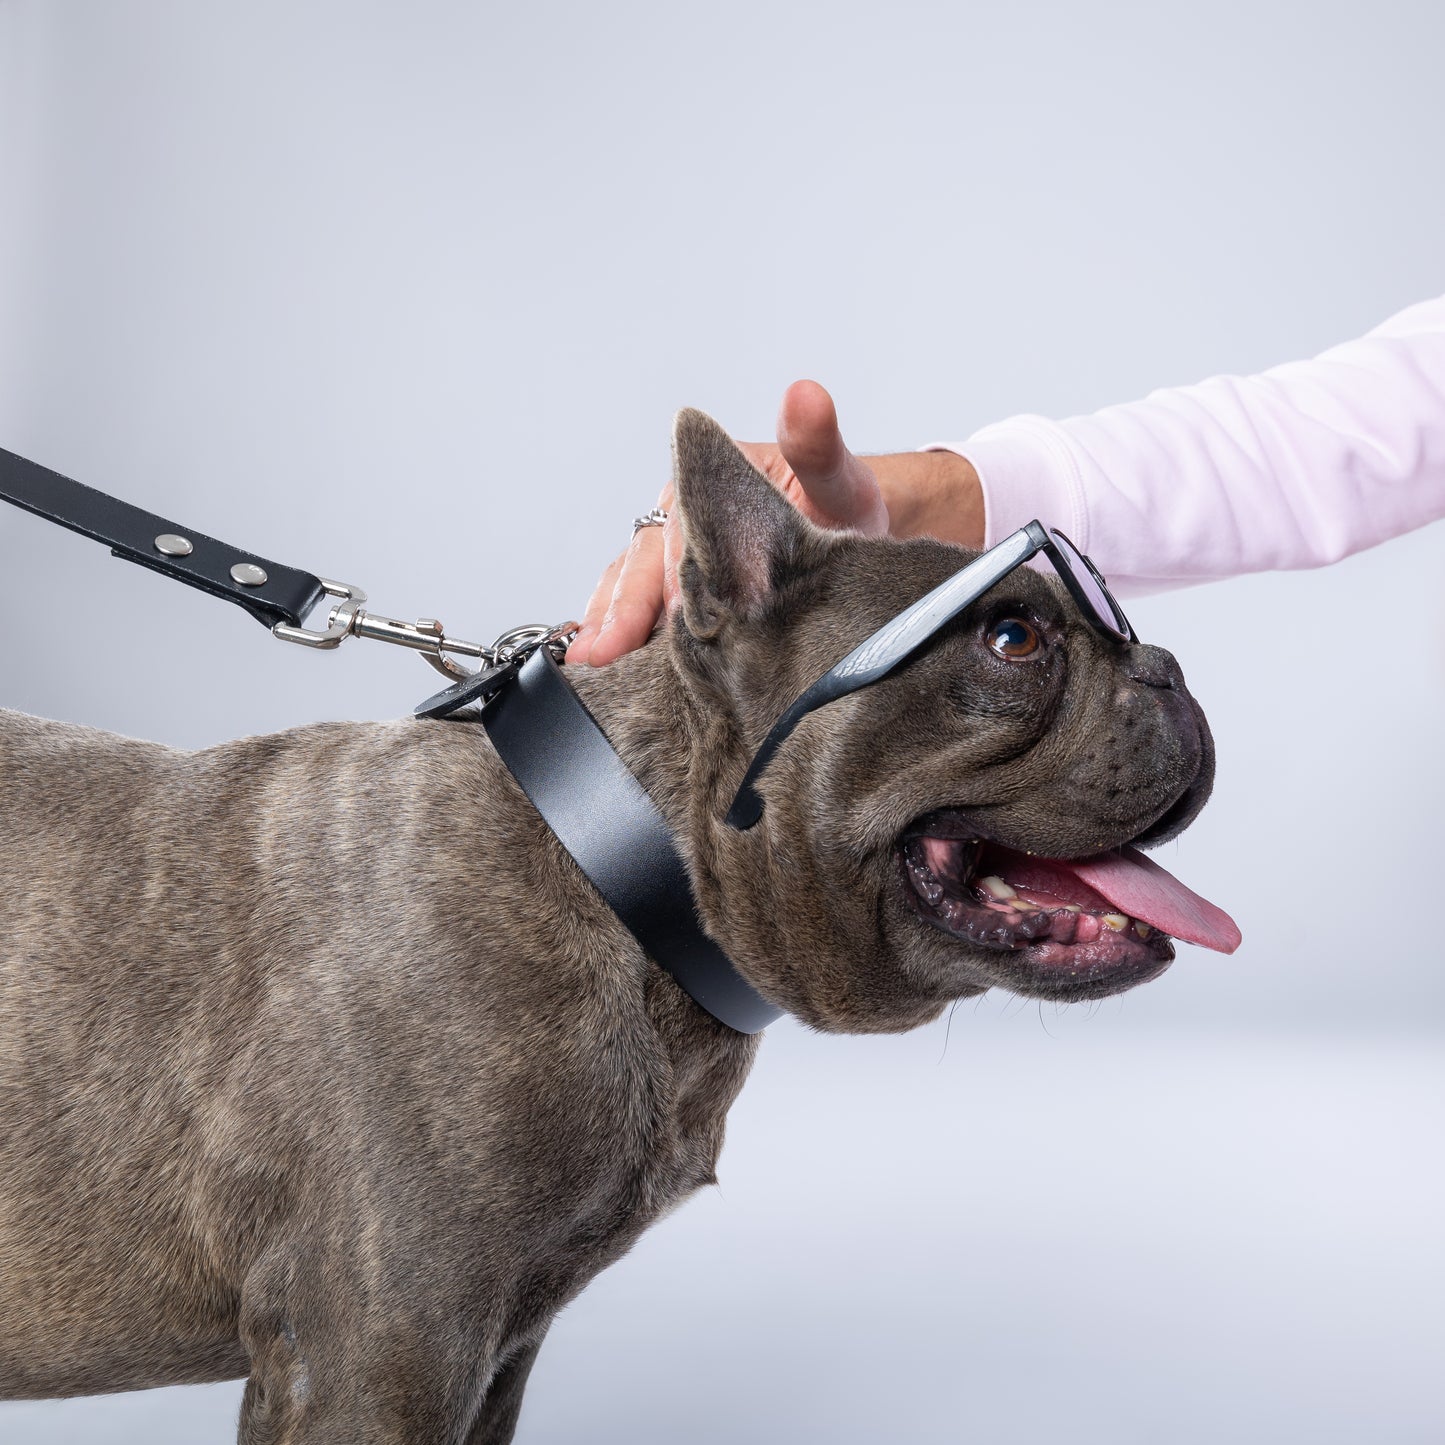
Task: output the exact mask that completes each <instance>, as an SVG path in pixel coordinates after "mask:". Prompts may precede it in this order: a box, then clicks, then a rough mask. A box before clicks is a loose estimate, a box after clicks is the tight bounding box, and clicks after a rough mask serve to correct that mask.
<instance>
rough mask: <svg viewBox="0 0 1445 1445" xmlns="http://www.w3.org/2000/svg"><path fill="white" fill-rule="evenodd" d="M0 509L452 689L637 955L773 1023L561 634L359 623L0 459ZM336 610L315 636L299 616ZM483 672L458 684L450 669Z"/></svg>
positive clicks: (280, 628)
mask: <svg viewBox="0 0 1445 1445" xmlns="http://www.w3.org/2000/svg"><path fill="white" fill-rule="evenodd" d="M0 499H3V500H4V501H7V502H13V503H14V504H15V505H16V506H18V507H23V508H25V510H26V511H28V512H33V513H35V514H36V515H37V516H39V517H44V518H45V519H46V520H47V521H51V522H56V523H58V524H59V525H60V526H62V527H69V528H70V529H71V530H72V531H74V532H80V533H81V534H83V535H84V536H87V537H91V538H93V539H94V540H96V541H98V542H102V543H104V544H105V545H106V546H108V547H109V548H110V549H111V551H112V552H113V553H114V554H115V555H116V556H117V557H124V558H126V559H127V560H128V561H131V562H139V563H140V564H141V565H142V566H144V567H150V568H152V569H153V570H154V571H157V572H161V573H164V574H165V575H166V576H168V577H174V578H175V579H176V580H177V581H178V582H185V583H187V584H188V585H190V586H192V587H199V588H200V589H201V590H202V591H204V592H209V593H211V594H212V595H213V596H216V597H223V598H225V599H226V601H228V602H235V603H238V604H239V605H240V606H242V607H244V608H245V609H246V610H247V611H248V612H249V613H251V615H252V616H253V617H256V618H257V619H258V620H260V621H261V622H264V623H265V624H266V625H267V626H268V627H270V628H271V629H272V630H273V631H274V632H275V633H276V635H277V636H278V637H282V638H283V639H284V640H286V641H291V642H303V643H305V644H306V645H308V646H311V647H328V648H329V647H335V646H336V645H337V644H338V643H339V642H340V641H341V640H342V639H343V638H344V637H347V636H364V637H374V638H379V639H380V640H382V641H387V642H397V643H400V644H401V645H403V646H405V647H411V648H414V649H416V650H418V651H421V652H422V653H423V654H424V655H425V656H426V658H427V660H428V661H429V662H431V663H432V664H433V665H434V666H436V667H437V668H438V670H439V671H441V672H444V673H446V674H447V675H449V676H453V677H455V676H458V675H459V674H460V675H461V680H460V681H459V682H457V683H456V684H455V685H454V686H452V687H450V688H448V689H446V690H445V691H443V692H441V693H438V694H436V695H435V696H434V697H431V698H428V699H427V700H426V701H425V702H424V703H422V704H421V705H420V706H419V707H418V708H417V709H416V711H417V713H418V715H420V716H422V717H438V718H440V717H446V716H448V715H449V714H451V713H454V712H455V711H456V710H457V709H459V708H461V707H463V706H465V705H466V704H467V703H469V702H479V703H481V704H483V713H482V722H483V725H484V726H485V727H486V730H487V734H488V736H489V737H490V738H491V740H492V745H493V747H495V748H496V750H497V754H498V756H499V757H500V758H501V759H502V761H503V763H505V764H506V766H507V768H508V769H509V770H510V771H511V773H512V775H513V777H515V778H516V780H517V782H518V784H519V785H520V786H521V788H522V791H523V792H524V793H526V795H527V797H528V798H529V799H531V801H532V805H533V806H534V807H535V808H536V809H537V811H538V813H539V814H540V815H541V817H542V819H543V821H544V822H545V823H546V824H547V826H548V827H549V828H551V829H552V831H553V833H555V834H556V836H557V838H558V840H559V841H560V842H561V844H562V846H563V847H564V848H566V850H567V851H568V852H569V853H570V854H571V855H572V857H573V858H574V859H575V860H576V862H577V865H578V867H580V868H581V869H582V871H583V872H584V873H585V874H586V875H587V877H588V879H589V880H590V881H591V882H592V884H593V886H594V887H595V888H596V889H597V891H598V892H599V893H600V894H601V895H602V897H603V898H604V899H605V900H606V902H607V904H608V906H609V907H611V908H612V910H613V911H614V912H615V913H616V914H617V916H618V917H619V918H620V919H621V920H622V922H623V923H624V924H625V925H626V927H627V929H628V930H629V932H631V933H632V935H633V937H635V938H636V939H637V941H638V943H640V944H641V945H642V947H643V949H644V950H645V951H646V952H647V953H648V954H649V955H650V956H651V957H652V958H653V959H654V960H655V961H656V962H657V963H658V964H660V965H661V966H662V967H663V968H664V969H666V970H667V972H668V973H670V974H671V975H672V976H673V978H675V979H676V980H677V982H678V983H679V985H681V987H682V988H683V989H684V990H685V991H686V992H687V993H688V994H689V995H691V997H692V998H694V999H695V1000H696V1001H697V1002H698V1004H699V1005H701V1007H702V1008H704V1009H706V1010H707V1012H708V1013H710V1014H711V1015H712V1016H713V1017H714V1018H716V1019H718V1020H719V1021H721V1022H722V1023H724V1024H726V1025H728V1027H730V1028H733V1029H736V1030H737V1031H738V1032H740V1033H748V1034H751V1033H756V1032H758V1030H760V1029H762V1028H764V1027H766V1026H767V1025H768V1024H769V1023H771V1022H772V1021H773V1020H774V1019H776V1018H778V1017H779V1016H780V1015H781V1013H782V1010H781V1009H777V1008H774V1007H773V1005H771V1004H770V1003H768V1002H767V1001H766V1000H765V999H764V998H763V997H762V996H761V995H760V994H758V993H757V992H756V991H755V990H754V989H753V988H752V986H751V985H750V984H748V983H747V981H746V980H745V979H743V977H742V976H741V975H740V974H739V973H738V971H737V970H736V969H735V968H734V967H733V965H732V963H731V961H730V960H729V959H728V957H727V955H726V954H724V953H723V951H722V950H721V949H720V948H719V947H718V945H717V944H716V943H715V942H714V941H713V940H712V939H711V938H709V937H708V936H707V934H706V933H704V932H703V930H702V927H701V925H700V923H699V922H698V913H697V903H696V899H695V898H694V895H693V891H692V883H691V880H690V879H689V877H688V873H687V868H686V865H685V864H684V862H683V860H682V856H681V854H680V853H679V852H678V850H677V846H676V844H675V843H674V842H673V839H672V833H671V831H670V830H669V828H668V826H667V824H666V822H665V821H664V820H663V817H662V815H661V813H659V812H658V810H657V807H656V805H655V804H654V803H653V801H652V799H651V798H650V797H648V795H647V792H646V791H645V790H644V788H643V787H642V785H641V784H640V783H639V782H638V781H637V779H636V778H635V777H633V775H632V773H631V772H630V771H629V770H628V768H627V765H626V764H625V763H624V762H623V761H622V759H621V758H620V757H619V756H618V755H617V753H616V751H615V750H614V749H613V747H612V745H611V744H610V743H609V742H608V741H607V738H606V736H605V735H604V734H603V732H602V730H601V728H599V727H598V726H597V723H596V722H595V721H594V719H593V717H592V715H591V713H589V712H588V711H587V708H586V707H585V706H584V705H583V702H582V700H581V698H579V697H578V696H577V694H576V693H575V692H574V691H573V690H572V688H571V686H570V684H569V683H568V682H567V681H566V679H565V678H564V677H563V676H562V672H561V669H560V668H559V667H558V666H557V662H556V660H555V658H554V657H553V655H552V647H553V646H554V645H557V643H558V642H559V640H560V636H561V629H556V628H547V627H530V628H518V629H515V630H514V631H513V632H511V633H504V634H503V636H502V637H501V638H499V639H498V640H497V643H495V644H494V645H493V646H492V647H491V648H485V647H477V646H476V645H475V644H471V643H464V642H460V641H456V640H453V639H449V638H447V637H446V636H445V634H444V633H443V631H442V628H441V624H440V623H437V622H434V621H431V620H429V619H423V620H422V621H420V622H417V623H403V622H398V621H396V620H395V619H393V618H378V617H374V616H369V615H368V614H367V613H366V612H365V611H364V610H363V609H362V608H361V606H360V604H361V603H363V602H365V600H366V597H365V594H364V593H362V592H361V591H360V589H358V588H354V587H349V586H347V585H345V584H341V583H335V582H328V581H326V580H325V579H323V578H320V577H316V576H313V575H312V574H311V573H309V572H299V571H297V570H296V569H295V568H292V567H283V566H281V565H280V564H279V563H276V562H271V561H268V560H266V559H264V558H260V557H256V556H254V555H252V554H250V553H245V552H240V551H238V550H237V549H236V548H234V547H231V546H228V545H227V544H226V543H224V542H218V541H217V540H216V539H215V538H213V537H207V536H205V535H204V534H202V533H200V532H194V531H191V530H189V529H186V528H182V527H179V526H177V525H176V524H175V523H174V522H170V521H167V520H166V519H165V518H163V517H158V516H156V515H155V514H153V513H151V512H146V511H143V510H142V509H141V508H139V507H133V506H131V505H130V504H129V503H127V502H121V501H118V500H117V499H116V498H114V497H111V496H107V495H106V493H104V492H98V491H96V490H95V488H93V487H87V486H84V485H82V484H81V483H80V482H76V481H72V480H71V479H70V478H69V477H64V476H61V474H60V473H59V472H53V471H51V470H49V469H48V468H46V467H42V466H39V465H37V464H36V463H35V462H31V461H27V460H26V459H25V458H24V457H20V456H16V455H15V453H14V452H8V451H5V450H3V449H0ZM323 596H332V597H335V598H338V599H340V601H339V603H338V605H337V606H336V607H334V608H333V609H332V613H331V618H330V620H329V623H328V626H327V627H326V629H325V630H324V631H308V630H307V629H306V627H305V620H306V615H307V613H308V612H310V611H311V610H312V609H313V608H314V607H315V606H316V605H317V603H318V602H320V601H321V599H322V598H323ZM448 652H460V653H465V654H467V655H470V656H473V657H478V658H480V659H481V660H482V663H483V666H482V668H481V670H480V671H479V672H477V673H475V674H462V673H461V669H460V668H458V667H457V666H456V665H455V664H454V663H453V662H452V661H451V660H450V658H449V657H448V656H447V653H448Z"/></svg>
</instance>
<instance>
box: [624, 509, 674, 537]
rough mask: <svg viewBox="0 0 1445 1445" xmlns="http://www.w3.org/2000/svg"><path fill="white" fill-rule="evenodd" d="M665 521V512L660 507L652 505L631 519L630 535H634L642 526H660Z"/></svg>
mask: <svg viewBox="0 0 1445 1445" xmlns="http://www.w3.org/2000/svg"><path fill="white" fill-rule="evenodd" d="M666 521H667V513H666V512H664V511H663V510H662V508H661V507H654V508H653V509H652V510H651V511H650V512H644V513H643V514H642V516H640V517H634V518H633V519H632V535H633V536H634V537H635V536H636V535H637V534H638V533H639V532H640V531H641V530H642V529H643V528H644V527H661V526H662V525H663V524H664V523H665V522H666Z"/></svg>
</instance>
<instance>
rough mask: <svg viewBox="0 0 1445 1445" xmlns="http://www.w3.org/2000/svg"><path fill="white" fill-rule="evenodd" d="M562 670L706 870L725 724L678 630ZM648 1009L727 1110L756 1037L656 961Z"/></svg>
mask: <svg viewBox="0 0 1445 1445" xmlns="http://www.w3.org/2000/svg"><path fill="white" fill-rule="evenodd" d="M564 676H565V677H566V679H567V681H568V683H570V684H571V686H572V687H573V688H574V690H575V691H576V692H577V694H578V696H579V697H580V698H581V699H582V701H583V702H584V703H585V704H586V705H587V708H588V710H589V711H590V712H591V713H592V716H593V717H594V718H595V719H596V721H597V723H598V725H599V726H600V727H601V728H602V731H603V732H604V733H605V734H606V736H607V740H608V742H609V743H611V745H612V747H613V749H614V750H615V751H616V752H617V754H618V756H619V757H620V758H621V759H622V761H623V762H624V763H625V764H626V765H627V767H628V768H629V769H630V770H631V772H632V774H633V776H634V777H636V778H637V780H638V782H640V783H641V784H642V786H643V787H644V788H645V789H646V790H647V792H648V794H649V796H651V798H652V800H653V802H654V803H656V805H657V807H658V810H659V811H660V812H661V813H662V816H663V818H664V819H665V821H666V822H667V825H668V827H669V828H670V829H671V831H672V833H673V837H674V840H675V842H676V844H677V846H678V848H679V850H680V851H681V852H682V854H683V856H684V857H685V858H686V859H687V861H688V862H689V863H690V864H691V865H692V867H693V870H694V873H695V875H696V874H705V873H706V872H707V871H708V870H709V869H710V867H711V852H712V850H711V848H710V847H709V846H708V845H707V841H706V839H707V834H708V832H709V831H710V830H709V823H708V815H709V813H710V812H711V813H713V814H715V815H716V816H718V817H720V816H721V814H720V812H719V811H718V804H717V801H716V800H717V799H718V798H721V797H723V796H725V780H724V778H723V777H722V776H721V772H722V770H723V769H725V768H726V767H727V763H728V759H727V757H726V749H725V748H723V747H720V746H719V743H720V740H721V736H722V735H723V734H726V733H728V732H730V726H729V720H728V719H727V718H726V717H725V716H720V715H719V712H718V709H716V708H710V707H708V705H707V703H706V702H705V700H704V699H703V697H702V696H701V695H700V694H699V692H698V691H697V690H696V688H695V687H694V686H693V685H691V684H690V683H689V682H688V681H687V680H685V679H684V677H683V675H682V672H681V669H680V667H679V661H678V655H677V641H676V639H674V638H673V637H671V636H670V635H668V634H667V633H666V632H664V633H663V634H661V635H659V636H658V637H656V638H655V639H654V640H653V641H652V642H651V643H649V644H648V645H647V646H646V647H643V648H641V649H639V650H638V651H636V652H632V653H629V654H628V655H627V656H625V657H623V658H620V659H619V660H618V661H617V662H615V663H612V664H611V665H609V666H607V667H604V668H591V667H570V668H567V669H565V671H564ZM734 770H735V769H734ZM647 1008H648V1013H649V1016H650V1017H651V1019H652V1021H653V1023H654V1026H655V1027H657V1028H658V1030H659V1033H660V1034H661V1035H662V1036H663V1037H664V1038H667V1039H668V1040H669V1041H670V1044H671V1051H672V1052H673V1054H674V1058H675V1059H676V1058H677V1056H678V1055H679V1053H684V1054H686V1055H688V1056H689V1058H690V1059H691V1060H692V1062H693V1066H696V1067H705V1068H706V1070H707V1072H708V1074H709V1076H710V1079H711V1082H710V1083H709V1084H707V1085H706V1086H705V1088H706V1090H707V1092H708V1093H709V1094H712V1093H714V1092H715V1091H716V1093H717V1094H718V1095H719V1098H718V1102H719V1103H721V1104H722V1107H723V1109H724V1110H725V1109H726V1107H727V1103H730V1102H731V1097H732V1095H733V1094H734V1093H735V1092H736V1089H737V1088H738V1087H740V1086H741V1084H742V1079H743V1077H744V1076H745V1074H746V1072H747V1069H748V1068H749V1067H750V1066H751V1062H752V1058H753V1055H754V1054H755V1052H756V1046H757V1036H749V1035H745V1034H740V1033H737V1032H735V1031H734V1030H732V1029H729V1028H727V1027H726V1026H725V1025H722V1024H720V1023H718V1022H717V1020H715V1019H713V1018H712V1017H711V1016H710V1015H709V1014H707V1013H706V1012H705V1011H704V1010H703V1009H702V1008H701V1007H700V1006H699V1005H698V1004H696V1003H694V1002H693V1000H692V999H690V998H689V997H688V996H687V995H686V994H685V993H684V992H683V990H682V988H681V987H680V986H679V985H678V984H677V983H676V981H675V980H674V979H672V978H671V977H670V976H669V975H667V974H666V973H664V972H663V971H662V969H661V968H659V967H657V966H656V965H655V964H654V965H652V967H651V969H650V972H649V981H648V986H647ZM679 1046H681V1047H679ZM704 1061H706V1062H704ZM734 1069H736V1070H737V1071H738V1072H736V1074H735V1075H734V1073H733V1071H734ZM724 1098H725V1099H726V1102H723V1099H724Z"/></svg>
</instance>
